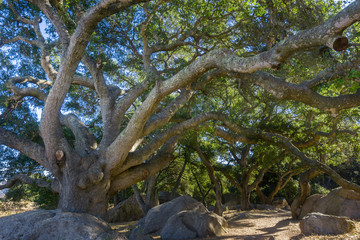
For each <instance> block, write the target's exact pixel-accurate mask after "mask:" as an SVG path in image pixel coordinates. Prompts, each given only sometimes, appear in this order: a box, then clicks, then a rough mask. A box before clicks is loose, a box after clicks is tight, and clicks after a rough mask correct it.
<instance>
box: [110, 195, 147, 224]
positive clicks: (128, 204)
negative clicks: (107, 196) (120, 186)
mask: <svg viewBox="0 0 360 240" xmlns="http://www.w3.org/2000/svg"><path fill="white" fill-rule="evenodd" d="M143 217H144V212H143V211H142V209H141V207H140V205H139V203H138V201H137V200H136V197H135V195H132V196H131V197H129V198H128V199H126V200H124V201H122V202H120V203H119V204H117V205H116V206H115V207H114V208H112V209H110V210H109V211H108V213H107V221H108V222H128V221H135V220H139V219H141V218H143Z"/></svg>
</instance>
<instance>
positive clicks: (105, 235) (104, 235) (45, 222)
mask: <svg viewBox="0 0 360 240" xmlns="http://www.w3.org/2000/svg"><path fill="white" fill-rule="evenodd" d="M0 239H7V240H28V239H37V240H48V239H54V240H57V239H59V240H60V239H61V240H73V239H77V240H85V239H86V240H92V239H94V240H95V239H96V240H100V239H110V240H112V239H114V240H115V239H116V240H120V239H126V238H125V237H122V236H120V235H119V233H118V232H116V231H113V230H112V229H111V227H110V226H109V225H108V224H107V223H106V222H104V221H103V220H101V219H99V218H96V217H94V216H92V215H89V214H80V213H70V212H62V211H60V210H50V211H48V210H35V211H30V212H24V213H20V214H15V215H11V216H6V217H2V218H0Z"/></svg>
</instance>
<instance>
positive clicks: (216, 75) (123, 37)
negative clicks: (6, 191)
mask: <svg viewBox="0 0 360 240" xmlns="http://www.w3.org/2000/svg"><path fill="white" fill-rule="evenodd" d="M318 4H322V6H321V7H324V6H326V8H325V9H326V10H327V11H334V12H322V10H323V9H318V6H316V5H314V4H313V3H306V2H305V1H304V2H303V1H296V2H292V1H289V2H282V1H246V2H242V1H215V2H212V1H200V0H197V1H184V2H182V1H165V0H159V1H148V0H101V1H81V0H78V1H57V0H28V1H22V0H20V1H11V0H7V1H6V2H4V3H3V4H2V5H1V14H2V18H1V20H0V21H1V24H2V26H3V27H2V29H1V39H0V40H1V45H2V46H3V48H2V52H3V53H2V57H4V59H5V58H6V59H11V56H10V55H11V54H10V53H11V51H12V50H11V49H12V48H13V49H17V50H20V55H19V57H18V58H15V59H13V60H15V61H17V63H16V64H18V65H22V64H24V65H25V64H27V61H28V62H29V61H30V62H32V63H33V64H34V66H33V68H34V69H35V70H34V69H31V68H29V67H28V68H25V70H24V69H22V71H21V73H24V75H20V74H19V73H20V72H19V73H14V74H11V75H10V76H7V79H6V86H7V88H8V89H9V90H10V91H11V93H12V95H10V96H9V98H8V100H7V105H6V106H7V108H3V112H2V115H1V117H2V118H3V117H4V116H6V115H7V114H8V113H9V112H10V111H11V109H12V108H14V106H15V105H16V103H18V102H19V101H21V100H22V99H26V101H31V100H33V99H35V100H36V101H42V102H44V105H43V108H42V114H41V120H40V125H39V131H40V136H41V141H40V142H35V141H32V140H30V139H28V138H25V137H23V136H21V135H19V134H17V133H16V132H14V131H11V129H10V128H8V127H7V126H6V125H3V126H1V127H0V143H1V144H3V145H6V146H8V147H10V148H13V149H16V150H18V151H20V152H21V153H23V154H25V155H26V156H28V157H29V158H31V159H33V160H35V161H36V162H37V163H39V164H40V165H42V166H43V167H44V168H45V169H46V170H47V171H48V172H50V173H51V175H52V176H53V177H54V181H53V184H52V188H53V190H54V191H56V192H58V193H59V195H60V202H59V206H58V207H59V208H60V209H63V210H67V211H74V212H87V213H91V214H94V215H97V216H104V214H105V213H106V210H107V203H108V200H109V197H110V196H111V195H113V194H115V193H116V192H117V191H119V190H121V189H124V188H126V187H129V186H131V185H132V184H134V183H136V182H138V181H141V180H143V179H146V178H148V177H150V176H152V175H153V174H155V173H156V172H158V171H159V170H160V169H162V168H163V167H164V166H166V165H167V164H168V163H169V161H171V160H172V159H174V154H173V153H174V149H175V147H176V144H177V142H178V141H179V140H180V139H181V138H182V137H183V136H184V133H186V131H187V130H189V129H193V128H195V127H197V126H198V125H199V124H202V123H204V122H207V121H216V122H217V123H219V124H221V125H222V128H220V129H219V130H218V132H217V133H218V134H222V136H223V137H224V138H228V139H229V138H231V137H235V138H236V141H243V142H247V141H249V142H254V139H255V140H256V139H262V140H263V141H266V142H269V143H271V144H276V145H279V146H282V147H283V148H285V149H287V150H288V151H290V152H292V153H293V154H295V155H296V156H297V157H298V158H299V159H301V160H302V161H303V162H305V163H306V164H308V165H310V166H313V167H316V168H319V169H320V170H321V171H324V172H327V173H329V174H330V175H331V174H332V177H334V178H335V179H336V178H338V179H340V178H339V176H337V175H336V173H334V172H333V171H332V170H331V169H330V168H329V167H327V166H326V165H325V164H322V163H320V162H319V161H316V160H314V159H311V158H309V157H307V156H306V155H305V154H304V153H302V152H301V151H300V150H299V149H298V148H297V146H296V145H294V144H293V143H292V142H291V141H290V140H289V139H287V138H286V137H284V136H282V135H280V134H274V133H267V132H264V131H260V130H254V129H249V128H243V127H241V126H239V125H237V124H234V123H233V122H231V120H229V119H230V118H229V116H228V115H227V114H226V113H222V114H220V113H218V112H202V113H198V114H196V111H188V109H184V106H190V105H189V104H188V102H190V101H191V99H192V97H193V96H194V94H199V93H204V94H206V89H207V86H208V84H209V83H211V82H214V81H218V80H219V79H220V78H223V77H228V78H232V79H237V84H236V86H237V87H238V88H239V89H240V90H241V88H242V86H243V85H244V84H247V85H252V86H259V87H260V88H262V89H263V90H265V91H266V92H268V93H270V94H271V95H273V97H275V98H277V99H279V100H284V101H288V100H295V101H298V102H301V103H304V104H306V105H308V106H311V107H314V108H317V109H319V110H321V111H323V112H326V113H330V114H332V115H333V116H336V115H337V114H338V113H339V112H340V111H341V110H343V109H349V108H353V107H357V106H359V105H360V92H359V91H356V92H355V93H351V92H348V93H345V94H340V95H338V96H333V97H330V96H326V95H321V94H320V93H319V92H318V89H317V86H319V84H321V83H324V82H327V81H331V80H332V79H334V76H344V75H346V74H347V73H348V72H347V70H348V69H357V68H358V65H359V64H358V60H357V59H355V60H352V61H347V62H343V63H334V65H333V66H331V67H330V68H324V69H322V70H323V71H321V72H320V73H318V74H315V75H314V76H313V78H311V79H310V80H309V79H308V80H306V81H298V82H296V81H294V82H289V81H287V80H286V78H284V77H283V76H280V75H279V76H277V75H276V69H279V68H281V66H282V65H283V64H284V63H285V62H286V61H288V60H289V59H290V58H292V57H293V56H294V55H295V54H299V53H303V52H307V51H314V49H322V48H324V47H325V49H330V51H333V50H335V51H345V50H346V49H348V48H349V47H351V46H352V44H351V43H350V41H349V40H348V35H347V34H344V31H346V30H347V29H349V28H351V27H352V26H353V25H354V24H355V23H356V22H357V21H359V20H360V1H359V0H357V1H354V2H353V3H351V4H350V5H348V6H347V7H346V8H344V9H343V10H341V11H340V12H338V13H336V12H337V9H333V8H332V7H331V5H330V6H329V5H327V4H326V3H321V2H319V3H318ZM334 6H335V5H334ZM280 10H281V11H283V13H281V12H280ZM286 11H287V12H286ZM335 11H336V12H335ZM285 13H286V14H287V15H286V14H285ZM330 15H333V16H330ZM329 16H330V17H329ZM303 18H307V19H306V20H307V21H304V19H303ZM301 19H303V20H301ZM44 30H46V31H47V34H44V33H45V32H44ZM26 48H31V51H27V55H26V54H24V55H26V56H23V55H21V54H22V52H21V50H23V49H26ZM15 51H16V50H15ZM309 57H311V55H309ZM29 59H30V60H29ZM25 60H26V61H25ZM9 61H10V60H9ZM2 62H3V63H5V61H2ZM10 62H11V61H10ZM8 64H10V63H9V62H8ZM13 64H14V63H13ZM295 65H296V64H295ZM39 66H41V70H40V68H39ZM295 67H296V66H295ZM38 69H39V70H38ZM39 71H41V73H39ZM27 72H29V73H32V76H30V74H26V73H27ZM41 74H45V75H41ZM39 76H43V77H39ZM240 92H241V91H240ZM80 94H83V95H84V96H82V97H83V98H86V97H88V100H87V101H88V103H89V102H90V105H91V104H93V105H95V104H97V105H96V107H95V108H94V113H93V115H91V114H90V115H85V116H82V113H83V109H86V108H91V107H94V106H85V107H84V106H82V104H80V103H79V104H78V105H76V106H77V107H78V111H71V110H72V109H74V108H75V107H73V108H72V107H71V103H73V104H75V101H76V100H75V99H76V98H79V95H80ZM239 94H240V93H239ZM89 96H90V97H89ZM204 99H205V100H206V98H204ZM78 101H79V102H81V99H80V100H78ZM84 111H85V110H84ZM96 111H99V112H100V113H101V114H100V119H101V124H100V125H99V123H98V122H97V123H96V124H94V123H93V122H91V120H89V116H91V117H94V116H95V115H94V114H95V113H96ZM99 126H100V130H99V129H98V128H99ZM65 129H70V130H71V133H72V137H69V135H68V134H65V133H64V132H65ZM224 130H229V131H231V132H232V133H234V134H235V135H229V132H227V131H224ZM99 132H100V133H99ZM94 133H95V135H94ZM70 139H74V141H71V140H70ZM18 179H20V180H25V181H28V182H31V180H30V179H25V178H24V177H23V178H22V179H21V178H18ZM12 182H13V181H11V180H10V181H9V182H8V183H7V184H6V185H5V186H3V187H7V186H10V185H11V183H12ZM338 183H339V184H342V185H343V186H345V187H348V188H352V189H355V190H358V191H359V187H358V186H357V185H354V184H352V183H350V182H344V181H343V180H342V179H340V180H339V181H338Z"/></svg>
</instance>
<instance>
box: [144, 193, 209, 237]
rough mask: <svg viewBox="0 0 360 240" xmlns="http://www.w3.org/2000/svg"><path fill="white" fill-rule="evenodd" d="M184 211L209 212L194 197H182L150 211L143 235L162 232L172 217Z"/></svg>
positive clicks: (146, 218)
mask: <svg viewBox="0 0 360 240" xmlns="http://www.w3.org/2000/svg"><path fill="white" fill-rule="evenodd" d="M184 210H199V211H201V212H207V209H206V207H205V206H204V205H203V204H202V203H200V202H198V201H196V200H195V199H193V198H192V197H189V196H181V197H178V198H175V199H173V200H172V201H170V202H166V203H163V204H161V205H159V206H156V207H153V208H152V209H150V210H149V212H148V213H147V215H146V217H145V221H144V226H143V233H144V234H149V233H154V232H158V231H160V230H161V229H162V228H163V227H164V226H165V224H166V222H167V220H168V219H169V218H170V217H171V216H173V215H175V214H177V213H179V212H181V211H184Z"/></svg>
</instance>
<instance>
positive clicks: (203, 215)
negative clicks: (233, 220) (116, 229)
mask: <svg viewBox="0 0 360 240" xmlns="http://www.w3.org/2000/svg"><path fill="white" fill-rule="evenodd" d="M175 215H176V216H175ZM173 216H174V217H173ZM195 224H196V225H195ZM165 226H166V228H164V227H165ZM219 226H221V227H219ZM194 227H196V228H199V229H200V228H201V229H202V230H199V231H200V232H197V230H196V231H195V233H196V234H195V235H194V234H192V233H191V232H193V230H194ZM224 227H226V220H225V219H223V218H222V217H220V216H217V215H215V214H213V213H210V212H209V211H208V210H207V209H206V207H205V206H204V205H203V204H202V203H200V202H198V201H196V200H195V199H193V198H191V197H189V196H181V197H178V198H175V199H173V200H172V201H170V202H166V203H164V204H161V205H159V206H156V207H154V208H152V209H150V211H149V212H148V214H147V215H146V216H145V218H143V219H141V220H140V221H139V222H138V223H137V224H136V225H135V227H134V229H133V231H132V232H131V234H130V236H129V239H130V240H135V239H136V240H138V239H139V240H140V239H145V237H146V235H147V234H151V233H160V232H162V233H161V235H162V238H163V237H164V236H165V239H188V238H189V237H190V238H193V236H195V237H196V236H200V235H201V234H203V232H204V231H209V232H208V233H209V234H220V232H221V233H222V231H223V229H221V228H224ZM178 228H179V229H178ZM180 228H182V229H183V231H182V233H181V234H182V238H170V235H167V232H169V231H170V232H171V231H173V230H172V229H174V230H175V229H176V231H178V230H180ZM164 229H165V230H164ZM204 229H206V230H204ZM200 233H201V234H200ZM178 234H180V233H178ZM203 235H204V234H203ZM168 236H169V238H166V237H168ZM179 236H180V235H179ZM201 236H202V235H201ZM185 237H186V238H185ZM163 239H164V238H163Z"/></svg>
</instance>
